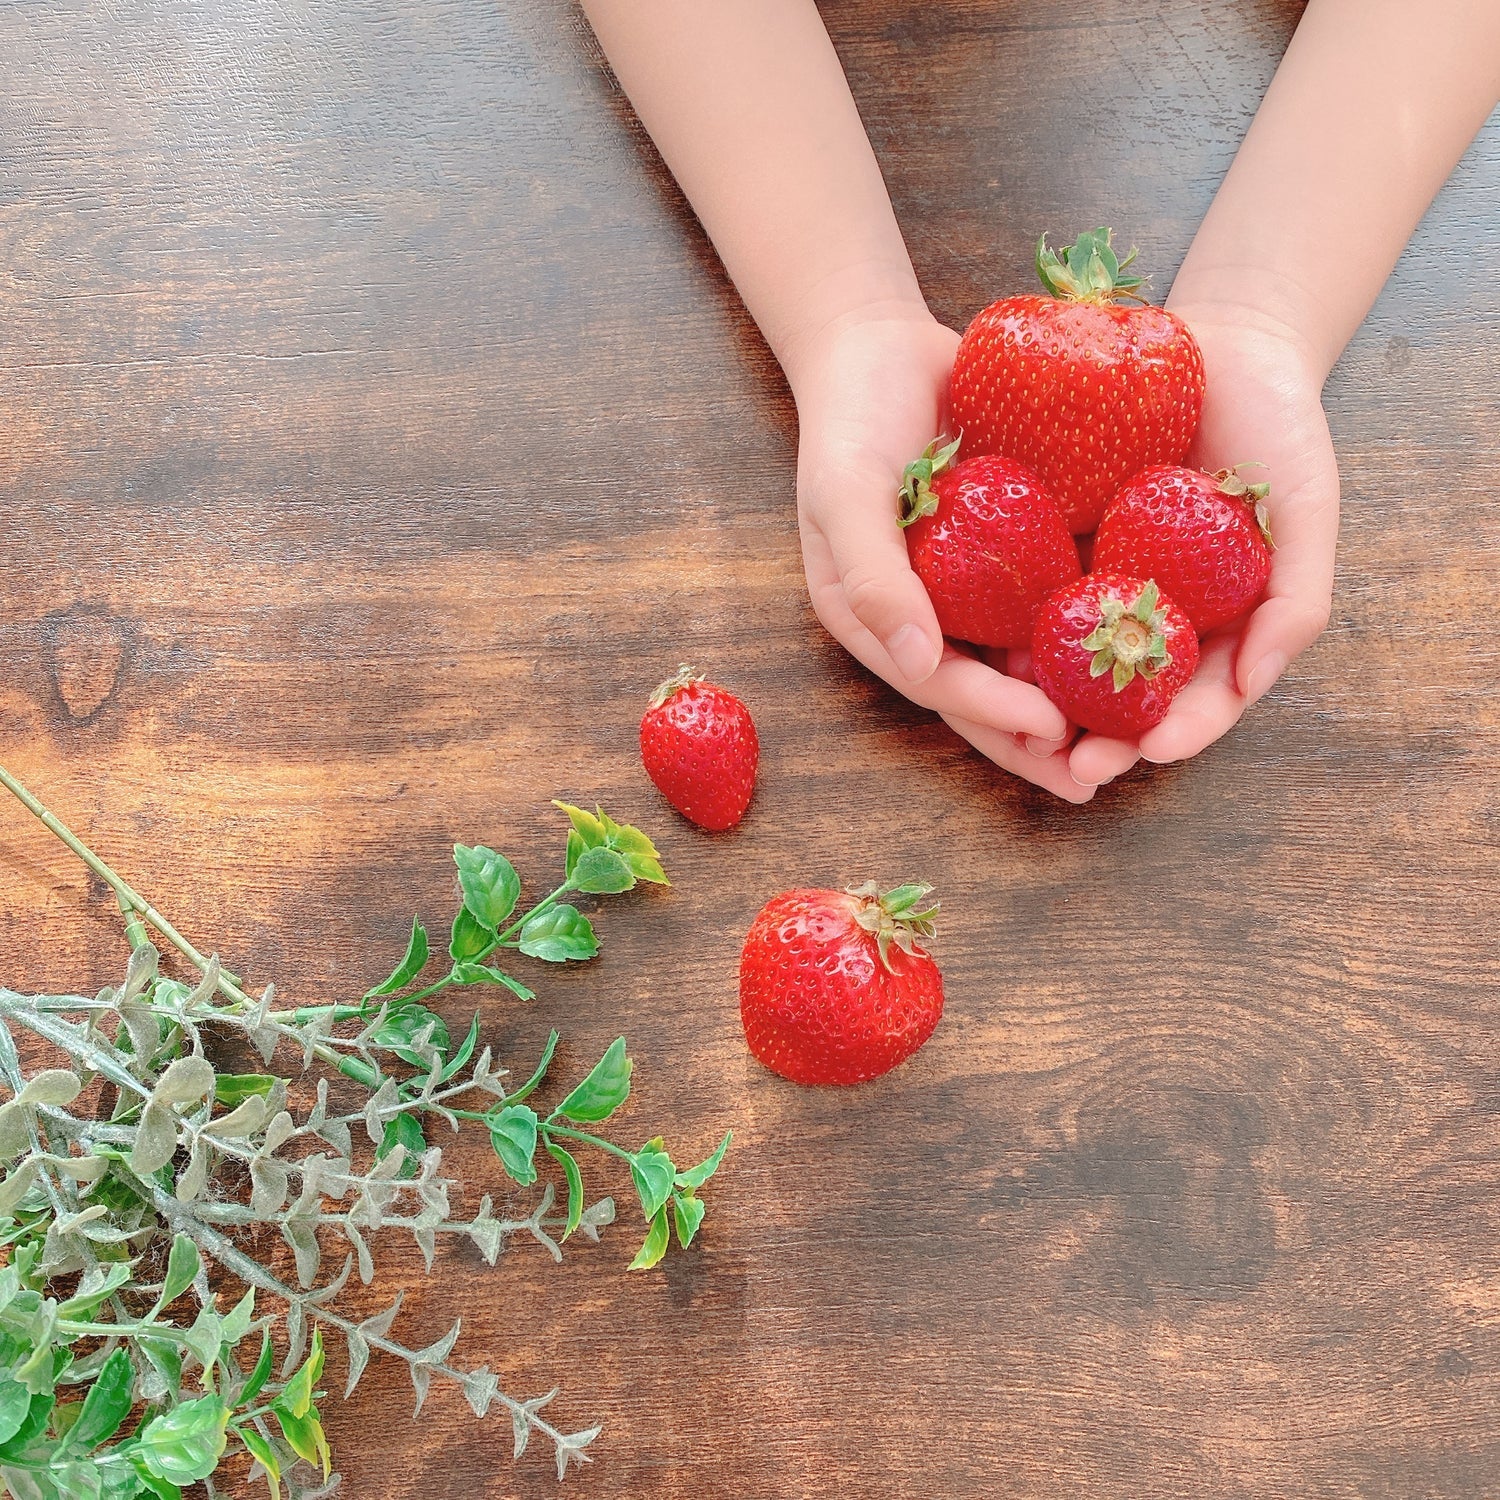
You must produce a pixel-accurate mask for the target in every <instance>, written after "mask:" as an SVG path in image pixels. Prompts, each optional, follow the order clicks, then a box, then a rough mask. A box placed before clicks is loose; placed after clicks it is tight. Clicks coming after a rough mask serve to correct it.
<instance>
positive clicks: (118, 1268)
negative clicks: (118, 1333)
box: [57, 1192, 130, 1321]
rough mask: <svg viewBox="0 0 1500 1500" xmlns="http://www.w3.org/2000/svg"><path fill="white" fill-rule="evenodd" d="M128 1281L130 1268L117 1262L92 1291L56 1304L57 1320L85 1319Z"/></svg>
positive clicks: (91, 1200) (90, 1198)
mask: <svg viewBox="0 0 1500 1500" xmlns="http://www.w3.org/2000/svg"><path fill="white" fill-rule="evenodd" d="M97 1197H98V1193H97V1192H95V1193H93V1194H91V1195H90V1197H89V1201H90V1202H91V1203H92V1202H93V1201H94V1200H95V1199H96V1198H97ZM129 1280H130V1267H129V1266H128V1265H126V1264H124V1263H123V1262H117V1263H116V1264H114V1265H112V1266H111V1267H110V1268H109V1270H108V1271H106V1272H105V1274H104V1280H103V1281H101V1282H100V1283H99V1285H98V1286H96V1287H95V1288H94V1289H93V1291H91V1292H84V1293H82V1294H81V1295H80V1296H77V1297H69V1298H68V1300H67V1301H66V1302H60V1303H58V1307H57V1316H58V1318H59V1319H65V1320H69V1321H75V1320H78V1319H83V1318H87V1316H88V1315H89V1314H90V1313H91V1312H93V1310H94V1309H95V1308H96V1307H98V1306H100V1305H101V1304H102V1303H104V1302H107V1301H108V1300H109V1299H110V1297H112V1296H113V1295H114V1293H115V1292H117V1291H118V1290H119V1289H120V1288H121V1287H122V1286H124V1285H125V1283H126V1282H127V1281H129Z"/></svg>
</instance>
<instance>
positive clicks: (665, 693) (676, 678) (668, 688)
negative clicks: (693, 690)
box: [651, 662, 703, 708]
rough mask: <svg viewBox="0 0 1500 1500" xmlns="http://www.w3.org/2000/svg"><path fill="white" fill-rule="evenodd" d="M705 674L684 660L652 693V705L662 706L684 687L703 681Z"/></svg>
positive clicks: (655, 706) (653, 706)
mask: <svg viewBox="0 0 1500 1500" xmlns="http://www.w3.org/2000/svg"><path fill="white" fill-rule="evenodd" d="M702 681H703V674H702V673H701V672H700V671H699V670H698V669H697V668H696V667H690V666H688V665H687V663H686V662H684V663H683V664H682V665H681V666H680V667H678V669H677V670H676V671H675V672H674V673H673V674H672V675H671V676H670V677H669V678H667V680H666V681H665V682H664V683H662V685H661V686H660V687H659V688H657V690H656V691H655V692H654V693H652V695H651V707H652V708H660V707H661V706H662V704H663V703H665V702H666V701H667V699H668V698H670V697H671V696H672V695H673V694H674V693H680V692H681V691H682V690H683V688H685V687H691V686H692V685H693V683H695V682H702Z"/></svg>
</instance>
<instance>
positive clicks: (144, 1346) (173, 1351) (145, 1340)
mask: <svg viewBox="0 0 1500 1500" xmlns="http://www.w3.org/2000/svg"><path fill="white" fill-rule="evenodd" d="M135 1342H136V1348H138V1349H139V1350H140V1351H141V1353H142V1354H144V1355H145V1356H146V1358H147V1359H148V1360H149V1361H150V1362H151V1364H152V1366H153V1367H154V1368H155V1370H156V1372H157V1374H158V1375H160V1376H161V1378H162V1379H163V1380H164V1381H165V1382H166V1386H167V1390H168V1391H170V1392H171V1393H172V1395H173V1397H176V1395H177V1393H178V1392H179V1391H180V1390H181V1389H182V1355H181V1353H180V1352H179V1351H178V1348H177V1345H176V1344H174V1343H173V1342H172V1340H171V1339H168V1338H162V1337H161V1336H160V1335H158V1334H146V1333H143V1334H141V1335H140V1336H139V1337H138V1338H137V1339H136V1341H135Z"/></svg>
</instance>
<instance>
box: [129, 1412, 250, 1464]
mask: <svg viewBox="0 0 1500 1500" xmlns="http://www.w3.org/2000/svg"><path fill="white" fill-rule="evenodd" d="M228 1420H229V1408H228V1407H227V1406H225V1405H224V1403H223V1402H222V1401H221V1400H220V1399H219V1398H218V1397H217V1396H201V1397H199V1398H198V1399H197V1400H196V1401H184V1402H183V1403H182V1405H181V1406H174V1407H173V1408H172V1409H171V1410H170V1411H164V1412H163V1413H162V1414H161V1415H160V1416H158V1417H153V1418H152V1419H151V1420H150V1421H149V1422H147V1423H146V1425H145V1426H144V1427H143V1428H142V1429H141V1432H140V1436H139V1437H138V1438H137V1439H136V1441H137V1443H138V1444H139V1448H138V1449H136V1450H134V1451H136V1452H138V1453H139V1454H140V1457H141V1460H142V1461H143V1462H144V1463H145V1465H146V1467H147V1468H148V1469H149V1470H150V1471H151V1472H152V1473H153V1474H155V1475H156V1477H157V1478H158V1479H165V1480H167V1481H168V1482H169V1483H172V1484H179V1485H181V1484H192V1483H193V1482H194V1480H198V1479H207V1478H208V1476H209V1475H210V1474H212V1473H213V1471H214V1470H215V1469H216V1468H217V1467H218V1466H219V1456H220V1455H221V1454H222V1453H223V1452H224V1449H225V1447H226V1445H227V1444H228V1441H229V1439H228V1438H227V1436H226V1435H225V1431H224V1428H225V1424H226V1423H227V1422H228Z"/></svg>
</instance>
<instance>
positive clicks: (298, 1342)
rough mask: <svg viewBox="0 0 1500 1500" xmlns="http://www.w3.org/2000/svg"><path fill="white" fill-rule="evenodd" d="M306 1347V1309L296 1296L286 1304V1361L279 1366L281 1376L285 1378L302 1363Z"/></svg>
mask: <svg viewBox="0 0 1500 1500" xmlns="http://www.w3.org/2000/svg"><path fill="white" fill-rule="evenodd" d="M306 1348H307V1310H306V1309H305V1308H304V1307H303V1306H302V1299H301V1298H300V1297H299V1298H296V1299H295V1300H293V1301H291V1302H288V1303H287V1305H286V1361H285V1363H284V1364H283V1365H282V1367H281V1378H282V1379H283V1380H285V1379H286V1378H287V1377H288V1376H289V1375H290V1374H291V1373H292V1371H293V1370H295V1369H296V1368H297V1366H298V1365H300V1364H301V1363H302V1355H303V1352H304V1351H305V1350H306Z"/></svg>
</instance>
